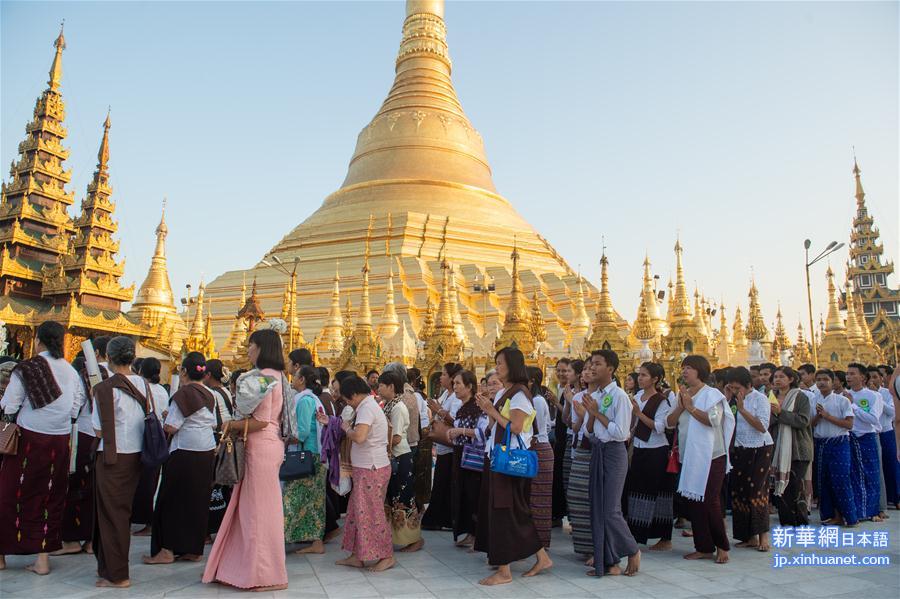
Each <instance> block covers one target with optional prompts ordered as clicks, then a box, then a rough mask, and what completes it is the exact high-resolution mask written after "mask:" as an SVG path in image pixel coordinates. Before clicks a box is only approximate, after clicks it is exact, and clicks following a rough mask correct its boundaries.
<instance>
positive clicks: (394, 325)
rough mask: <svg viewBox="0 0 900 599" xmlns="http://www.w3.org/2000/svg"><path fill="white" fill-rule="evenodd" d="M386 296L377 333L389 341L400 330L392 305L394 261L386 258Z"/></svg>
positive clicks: (395, 311) (394, 308)
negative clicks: (387, 263)
mask: <svg viewBox="0 0 900 599" xmlns="http://www.w3.org/2000/svg"><path fill="white" fill-rule="evenodd" d="M388 260H389V262H390V265H389V266H388V280H387V295H386V297H385V300H384V310H383V311H382V312H381V323H380V325H379V329H380V330H379V333H380V334H381V336H382V337H383V338H385V339H390V338H391V337H393V336H394V334H395V333H396V332H397V331H398V330H399V329H400V319H399V318H398V317H397V308H396V307H395V305H394V261H393V258H391V257H388Z"/></svg>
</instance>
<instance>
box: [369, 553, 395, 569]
mask: <svg viewBox="0 0 900 599" xmlns="http://www.w3.org/2000/svg"><path fill="white" fill-rule="evenodd" d="M396 565H397V560H395V559H394V556H393V555H392V556H391V557H385V558H382V559H380V560H378V562H377V563H376V564H375V565H374V566H372V567H371V568H369V572H384V571H385V570H390V569H391V568H393V567H394V566H396Z"/></svg>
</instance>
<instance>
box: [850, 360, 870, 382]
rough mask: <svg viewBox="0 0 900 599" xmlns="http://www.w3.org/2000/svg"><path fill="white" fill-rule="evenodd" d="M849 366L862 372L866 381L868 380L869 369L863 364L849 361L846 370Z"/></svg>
mask: <svg viewBox="0 0 900 599" xmlns="http://www.w3.org/2000/svg"><path fill="white" fill-rule="evenodd" d="M851 368H855V369H857V370H858V371H859V372H860V374H862V375H863V377H864V378H865V379H866V381H867V382H868V380H869V369H868V368H866V366H865V364H860V363H859V362H850V363H849V364H847V370H850V369H851Z"/></svg>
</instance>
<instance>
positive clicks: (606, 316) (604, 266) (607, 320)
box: [584, 250, 629, 362]
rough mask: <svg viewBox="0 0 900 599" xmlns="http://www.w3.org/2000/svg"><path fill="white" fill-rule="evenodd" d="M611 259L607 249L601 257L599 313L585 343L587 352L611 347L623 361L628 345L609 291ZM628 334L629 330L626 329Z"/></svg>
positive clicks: (626, 354) (595, 316) (626, 355)
mask: <svg viewBox="0 0 900 599" xmlns="http://www.w3.org/2000/svg"><path fill="white" fill-rule="evenodd" d="M608 271H609V259H608V258H607V257H606V250H604V251H603V255H602V256H601V257H600V300H599V301H598V302H597V313H596V314H595V315H594V323H593V325H592V326H591V334H590V336H589V337H588V338H587V340H586V341H585V343H584V349H585V352H590V351H593V350H597V349H611V350H613V351H614V352H616V353H617V354H618V355H619V358H620V360H621V361H623V362H624V361H625V359H626V357H628V355H629V353H628V346H627V343H626V340H625V337H623V335H622V332H621V330H620V328H619V316H618V314H616V310H615V308H613V303H612V296H611V295H610V292H609V272H608ZM625 333H626V335H627V334H628V331H625Z"/></svg>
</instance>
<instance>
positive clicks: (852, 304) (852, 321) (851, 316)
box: [845, 279, 866, 345]
mask: <svg viewBox="0 0 900 599" xmlns="http://www.w3.org/2000/svg"><path fill="white" fill-rule="evenodd" d="M845 289H846V294H847V295H846V304H847V322H846V325H847V338H848V339H850V343H852V344H854V345H857V344H860V343H865V340H866V335H865V333H864V332H863V330H862V327H861V326H860V323H859V320H858V319H857V318H856V300H855V298H854V297H853V285H851V283H850V280H849V279H848V280H847V281H846V283H845Z"/></svg>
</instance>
